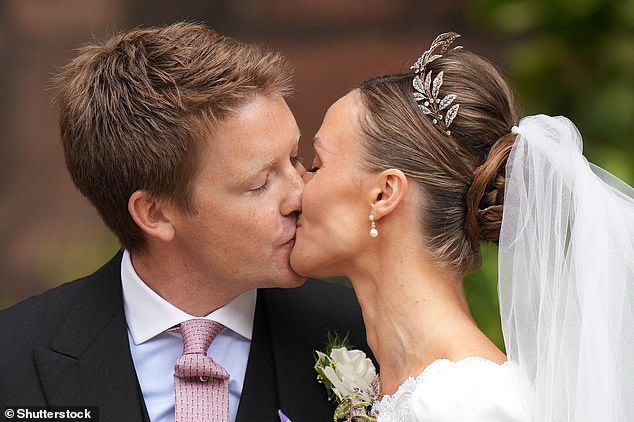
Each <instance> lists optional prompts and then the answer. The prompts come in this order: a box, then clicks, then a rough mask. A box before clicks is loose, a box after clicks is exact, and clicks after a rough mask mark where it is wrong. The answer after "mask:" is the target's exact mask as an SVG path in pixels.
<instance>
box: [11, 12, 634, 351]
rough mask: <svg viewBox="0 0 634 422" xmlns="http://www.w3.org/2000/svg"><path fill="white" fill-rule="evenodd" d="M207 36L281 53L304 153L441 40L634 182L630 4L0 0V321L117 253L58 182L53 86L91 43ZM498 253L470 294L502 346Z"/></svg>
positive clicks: (80, 201)
mask: <svg viewBox="0 0 634 422" xmlns="http://www.w3.org/2000/svg"><path fill="white" fill-rule="evenodd" d="M177 20H188V21H196V22H203V23H206V24H208V25H209V26H211V27H213V28H215V29H217V30H218V31H220V32H222V33H224V34H226V35H230V36H234V37H236V38H239V39H242V40H247V41H254V42H258V43H260V44H262V45H264V46H266V47H269V48H272V49H276V50H279V51H281V52H283V53H284V54H286V55H287V56H288V57H289V58H290V59H291V60H292V61H293V62H294V63H295V65H296V78H295V81H296V94H295V96H294V97H293V98H291V100H290V101H289V103H290V106H291V109H292V110H293V111H294V113H295V116H296V118H297V121H298V124H299V125H300V127H301V129H302V133H303V134H304V142H305V145H304V149H303V152H302V155H303V157H304V158H305V159H306V160H310V159H311V152H310V148H309V140H310V139H311V137H312V135H313V134H314V133H315V131H316V130H317V129H318V127H319V125H320V123H321V118H322V116H323V114H324V112H325V111H326V109H327V108H328V106H329V105H330V104H331V103H332V102H333V101H334V100H336V99H337V98H338V97H340V96H341V95H343V94H344V93H345V92H346V91H347V90H349V89H351V88H353V87H354V86H355V85H356V84H357V83H359V82H360V81H362V80H364V79H367V78H368V77H371V76H376V75H379V74H383V73H388V72H394V71H399V70H404V69H407V68H408V67H409V65H410V64H411V63H412V62H413V61H414V60H415V59H416V58H417V57H418V56H419V55H420V54H421V53H422V51H423V50H425V49H426V48H427V47H428V45H429V43H430V42H431V41H432V40H433V38H434V37H435V36H436V35H437V34H438V33H440V32H445V31H448V30H454V31H456V32H458V33H460V34H462V36H463V37H462V38H461V39H460V44H461V45H463V46H465V47H466V48H468V49H470V50H472V51H474V52H476V53H479V54H482V55H484V56H485V57H488V58H489V59H490V60H492V61H493V62H495V63H496V64H497V65H499V66H500V67H501V68H502V69H503V71H504V72H505V73H506V74H507V75H509V79H510V80H511V82H512V83H513V85H514V87H515V88H516V91H517V96H518V100H519V102H520V103H521V104H522V105H523V111H524V114H534V113H546V114H552V115H559V114H563V115H566V116H568V117H570V118H571V119H572V120H573V121H575V122H576V123H577V125H578V127H579V129H580V130H581V132H582V134H583V135H584V138H585V151H586V156H587V157H588V158H589V159H590V160H591V161H593V162H595V163H597V164H599V165H601V166H603V167H605V168H607V169H608V170H609V171H611V172H613V173H614V174H616V175H617V176H618V177H620V178H621V179H623V180H625V181H626V182H628V183H630V184H633V183H634V142H632V139H631V137H632V134H634V0H534V1H528V0H523V1H503V0H473V1H467V0H444V1H441V2H440V1H439V2H436V1H416V0H344V1H342V0H319V1H314V0H292V1H291V0H289V1H284V0H207V1H203V0H200V1H194V0H179V1H172V0H152V1H150V0H3V1H2V2H0V58H1V63H2V66H0V98H1V102H0V127H1V131H2V140H1V141H0V239H1V240H2V242H1V243H0V309H2V308H5V307H7V306H10V305H12V304H14V303H16V302H17V301H20V300H22V299H24V298H26V297H28V296H31V295H34V294H38V293H40V292H42V291H44V290H46V289H49V288H51V287H53V286H55V285H58V284H60V283H62V282H64V281H68V280H70V279H73V278H76V277H79V276H81V275H84V274H87V273H89V272H92V271H94V270H95V269H96V268H98V267H99V265H100V264H101V263H102V262H104V261H105V260H106V259H107V258H109V257H110V256H111V255H112V254H113V253H114V252H115V251H116V250H117V249H118V245H117V241H116V239H115V238H114V237H113V236H112V235H111V234H110V233H109V232H108V231H107V229H106V228H105V226H104V225H103V224H102V223H101V221H100V220H99V218H98V216H97V214H96V212H95V211H94V210H93V209H92V208H91V207H90V205H89V204H88V202H87V201H86V200H85V199H84V198H82V197H81V195H80V194H79V193H78V192H77V191H76V190H75V188H74V187H73V185H72V182H71V180H70V177H69V176H68V175H67V173H66V169H65V166H64V161H63V156H62V152H61V147H60V143H59V136H58V131H57V109H56V107H55V106H54V105H52V104H51V102H50V97H51V92H50V90H49V80H50V77H51V75H52V74H54V73H55V71H56V69H57V68H59V67H60V66H61V65H62V64H64V63H65V62H67V61H68V60H69V59H70V58H72V57H73V55H74V52H73V50H74V49H75V48H77V47H79V46H81V45H82V44H83V43H85V42H88V41H89V40H90V39H91V38H92V37H96V38H99V39H103V38H105V37H107V36H108V35H111V34H113V33H115V32H117V31H119V30H123V29H128V28H131V27H136V26H149V25H160V24H167V23H171V22H174V21H177ZM496 265H497V263H496V250H495V248H494V247H488V248H486V249H485V261H484V264H483V267H482V269H481V270H480V271H478V272H477V273H474V274H472V275H471V276H470V277H469V279H468V280H467V283H466V289H467V294H468V296H469V300H470V302H471V305H472V309H473V311H474V314H475V316H476V319H477V320H478V322H479V323H480V325H481V326H482V328H484V330H485V331H486V332H487V333H488V334H489V335H490V336H491V337H492V338H493V339H494V340H495V341H496V342H497V343H498V344H501V336H500V331H499V316H498V310H497V298H496V287H495V286H496Z"/></svg>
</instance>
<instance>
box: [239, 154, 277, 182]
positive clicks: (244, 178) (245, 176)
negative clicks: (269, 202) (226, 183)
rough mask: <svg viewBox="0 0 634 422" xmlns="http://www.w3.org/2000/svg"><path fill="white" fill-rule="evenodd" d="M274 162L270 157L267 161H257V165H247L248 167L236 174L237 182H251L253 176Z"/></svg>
mask: <svg viewBox="0 0 634 422" xmlns="http://www.w3.org/2000/svg"><path fill="white" fill-rule="evenodd" d="M274 163H275V159H274V158H270V159H269V160H268V161H265V162H263V163H258V164H257V165H254V166H251V167H249V169H247V170H246V171H245V172H244V173H242V174H240V175H239V176H238V183H239V184H240V185H246V184H247V183H249V182H251V181H252V180H253V178H255V177H256V176H257V175H259V174H260V173H262V172H263V171H265V170H267V169H269V168H270V167H271V166H273V164H274Z"/></svg>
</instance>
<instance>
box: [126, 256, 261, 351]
mask: <svg viewBox="0 0 634 422" xmlns="http://www.w3.org/2000/svg"><path fill="white" fill-rule="evenodd" d="M121 285H122V288H123V307H124V311H125V317H126V321H127V323H128V328H129V329H130V334H131V335H132V340H133V341H134V344H136V345H138V344H141V343H144V342H146V341H148V340H149V339H151V338H153V337H155V336H157V335H158V334H161V333H162V332H164V331H166V330H168V329H169V328H171V327H173V326H175V325H178V324H180V323H181V322H183V321H187V320H188V319H192V318H196V317H195V316H192V315H189V314H188V313H187V312H184V311H182V310H181V309H179V308H177V307H176V306H174V305H172V304H171V303H169V302H168V301H167V300H165V299H163V298H162V297H161V296H159V295H158V294H157V293H156V292H155V291H154V290H152V289H151V288H150V287H149V286H148V285H147V284H145V282H143V280H141V278H140V277H139V276H138V274H137V273H136V271H135V270H134V267H133V265H132V259H131V258H130V253H129V252H128V251H127V250H125V251H124V252H123V258H122V259H121ZM256 296H257V295H256V290H255V289H253V290H248V291H246V292H244V293H243V294H241V295H240V296H238V297H237V298H235V299H234V300H232V301H231V302H229V303H227V304H226V305H225V306H223V307H221V308H218V309H216V310H215V311H213V312H212V313H210V314H209V315H207V316H205V317H204V318H207V319H211V320H214V321H217V322H219V323H221V324H223V325H224V326H225V327H227V328H228V329H230V330H231V331H234V332H236V333H238V334H239V335H241V336H242V337H244V338H246V339H248V340H251V335H252V334H253V317H254V315H255V301H256Z"/></svg>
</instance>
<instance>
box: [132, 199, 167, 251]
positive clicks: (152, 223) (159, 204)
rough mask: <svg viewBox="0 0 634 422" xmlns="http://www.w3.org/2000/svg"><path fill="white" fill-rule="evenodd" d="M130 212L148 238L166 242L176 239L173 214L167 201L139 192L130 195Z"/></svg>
mask: <svg viewBox="0 0 634 422" xmlns="http://www.w3.org/2000/svg"><path fill="white" fill-rule="evenodd" d="M128 211H129V212H130V215H131V216H132V219H133V220H134V222H135V223H136V225H137V226H139V228H141V230H143V232H144V233H146V234H147V235H148V236H151V237H154V238H156V239H159V240H162V241H164V242H169V241H171V240H172V239H173V238H174V226H173V224H172V221H171V220H170V215H171V212H170V209H168V206H167V205H166V203H165V201H161V200H159V199H157V198H156V197H155V196H154V195H150V193H149V192H147V191H144V190H137V191H135V192H134V193H133V194H132V195H130V199H129V200H128Z"/></svg>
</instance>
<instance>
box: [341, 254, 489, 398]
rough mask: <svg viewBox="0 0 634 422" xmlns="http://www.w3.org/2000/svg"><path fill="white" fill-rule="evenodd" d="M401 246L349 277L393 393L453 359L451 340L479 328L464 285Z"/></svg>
mask: <svg viewBox="0 0 634 422" xmlns="http://www.w3.org/2000/svg"><path fill="white" fill-rule="evenodd" d="M401 246H402V247H400V248H390V247H385V248H382V250H381V251H377V252H378V253H377V254H376V257H366V259H364V260H363V261H364V263H365V264H366V265H363V266H355V267H356V270H355V271H352V272H351V273H349V274H348V277H349V278H350V280H351V281H352V284H353V287H354V289H355V293H356V294H357V297H358V298H359V302H360V304H361V308H362V311H363V318H364V320H365V325H366V331H367V338H368V344H369V345H370V347H371V348H372V351H373V352H374V355H375V357H376V359H377V361H378V363H379V365H380V369H381V389H382V391H383V393H387V394H392V393H393V392H394V391H395V390H396V388H397V387H398V386H399V385H400V384H401V383H402V382H403V381H404V380H405V379H407V377H409V376H416V375H418V374H419V373H420V372H421V371H422V370H423V369H424V368H425V367H426V366H427V365H429V364H430V363H431V362H433V361H434V360H436V359H440V358H445V357H446V358H451V355H452V345H451V344H450V341H448V339H451V338H453V337H454V334H453V333H463V332H466V331H471V330H472V327H475V324H474V322H473V320H472V319H471V317H470V314H469V309H468V305H467V303H466V300H465V299H464V294H463V293H462V282H461V280H460V279H459V278H457V277H455V276H454V277H452V276H451V275H450V274H451V273H450V272H448V271H442V270H439V269H438V267H437V266H434V265H429V264H425V263H424V260H423V259H422V258H421V255H420V254H409V255H408V254H407V253H406V252H404V251H407V250H408V248H407V247H405V245H403V244H401ZM476 329H477V327H476Z"/></svg>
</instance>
